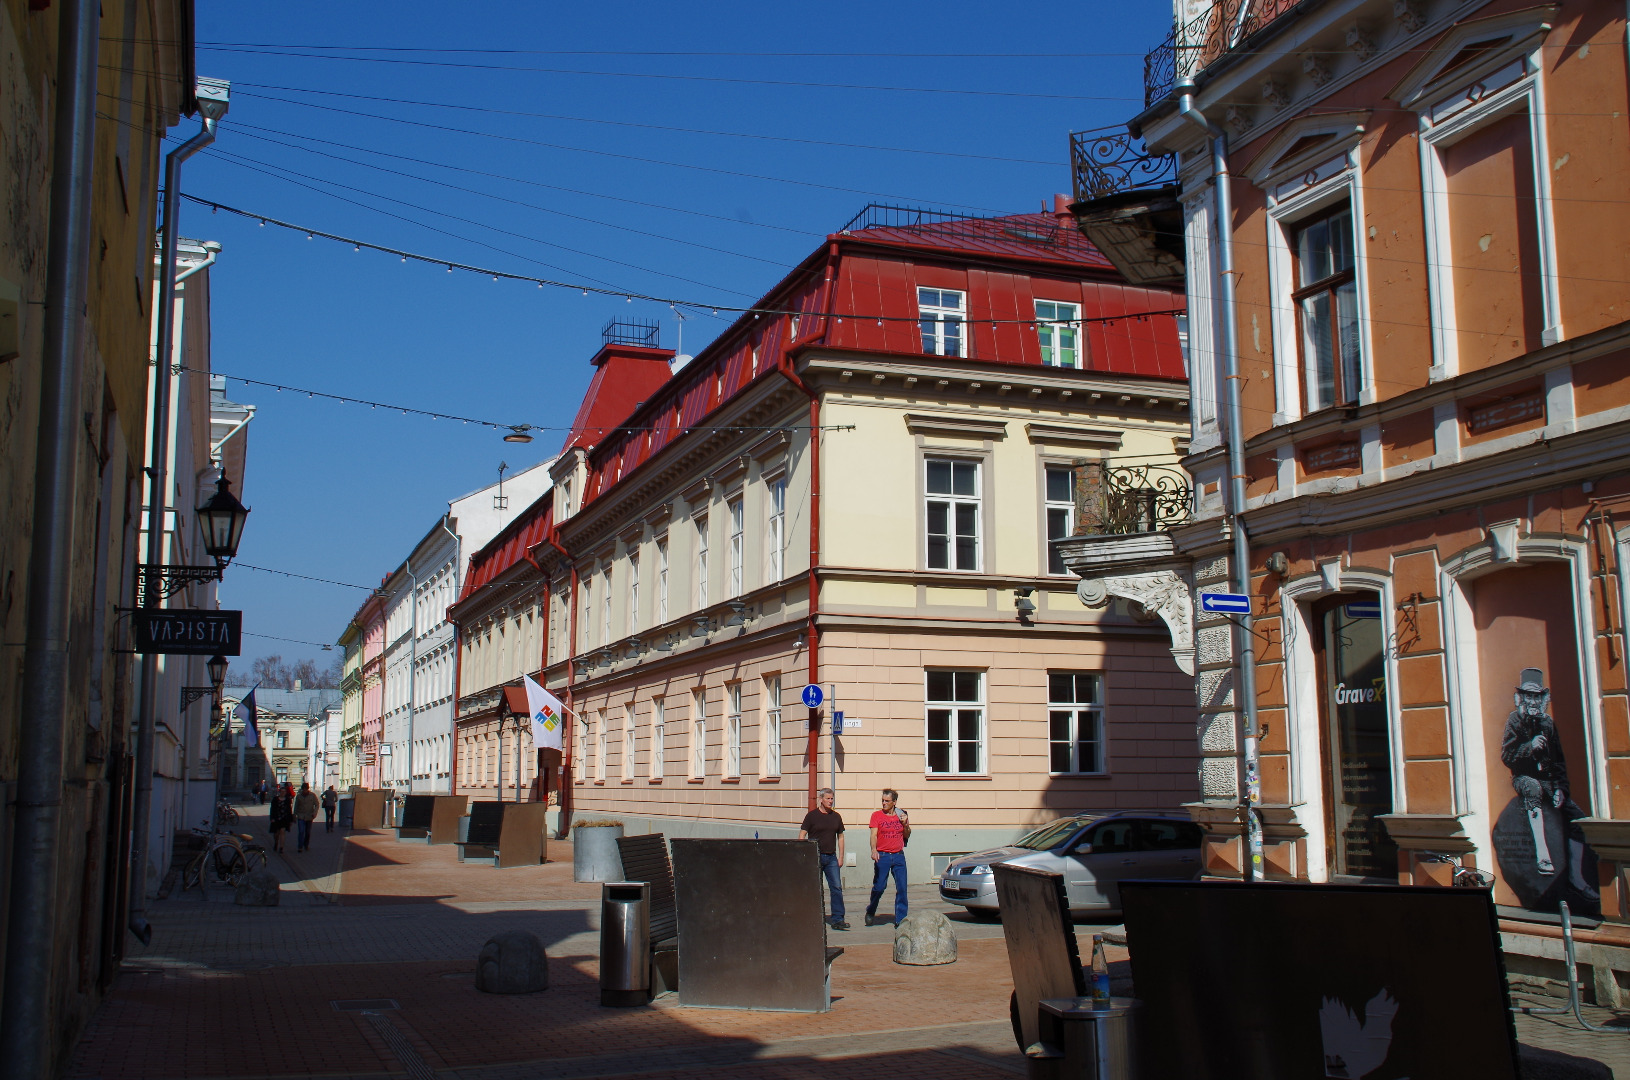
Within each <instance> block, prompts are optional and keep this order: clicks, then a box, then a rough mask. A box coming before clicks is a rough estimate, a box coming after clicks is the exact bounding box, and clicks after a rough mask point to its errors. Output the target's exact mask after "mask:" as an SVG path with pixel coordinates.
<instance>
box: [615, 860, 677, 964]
mask: <svg viewBox="0 0 1630 1080" xmlns="http://www.w3.org/2000/svg"><path fill="white" fill-rule="evenodd" d="M617 853H618V854H619V855H620V856H622V860H623V880H625V881H642V882H644V883H646V884H647V885H649V886H650V887H651V890H650V897H651V901H650V902H651V911H650V917H651V992H652V993H653V994H660V993H662V992H663V991H665V990H677V989H679V954H678V946H679V915H678V910H677V908H676V907H675V905H674V872H673V864H672V863H670V862H669V861H668V841H667V838H666V837H665V836H664V835H663V834H662V833H645V834H644V835H641V836H619V837H618V838H617Z"/></svg>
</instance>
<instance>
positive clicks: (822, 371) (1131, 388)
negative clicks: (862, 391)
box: [799, 347, 1189, 416]
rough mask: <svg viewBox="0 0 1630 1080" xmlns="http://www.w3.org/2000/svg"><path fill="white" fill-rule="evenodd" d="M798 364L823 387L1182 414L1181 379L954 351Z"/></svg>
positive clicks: (829, 356)
mask: <svg viewBox="0 0 1630 1080" xmlns="http://www.w3.org/2000/svg"><path fill="white" fill-rule="evenodd" d="M799 368H800V371H801V372H802V374H803V375H804V378H805V380H806V381H808V382H810V383H811V384H812V385H814V386H817V387H819V388H820V389H822V390H827V391H830V390H834V389H841V388H843V387H844V386H856V385H858V386H862V387H865V388H867V389H869V390H870V389H874V388H875V389H876V390H877V391H878V392H886V393H889V394H896V395H897V394H899V393H900V392H901V391H902V390H904V391H906V392H907V393H926V392H928V391H934V392H935V397H936V399H938V398H947V399H966V400H973V401H986V402H988V401H992V400H998V399H1001V398H1007V399H1008V400H1024V399H1025V398H1026V397H1030V396H1034V397H1042V396H1046V397H1048V399H1049V400H1050V401H1058V400H1062V401H1066V402H1068V403H1069V404H1070V405H1072V406H1075V407H1083V408H1086V409H1092V408H1101V407H1104V406H1105V405H1112V406H1115V407H1117V408H1119V409H1123V410H1125V409H1131V410H1135V411H1149V410H1153V411H1156V412H1161V413H1166V414H1168V415H1170V414H1174V413H1181V414H1182V415H1184V416H1187V415H1188V401H1189V388H1188V384H1187V383H1185V382H1179V381H1176V380H1169V379H1149V378H1145V377H1142V376H1136V375H1117V374H1114V373H1111V372H1102V371H1076V370H1074V369H1072V368H1049V367H1042V366H1040V365H1036V364H998V363H994V362H991V361H980V360H964V359H961V358H959V357H954V356H924V355H912V356H910V357H902V356H890V355H888V354H884V353H864V352H826V351H822V350H821V349H819V348H818V347H817V348H812V349H810V350H808V351H806V352H805V353H804V354H803V355H802V356H801V357H800V358H799ZM845 374H847V375H848V378H847V379H845V378H844V376H845ZM941 383H943V384H944V385H943V386H942V385H940V384H941Z"/></svg>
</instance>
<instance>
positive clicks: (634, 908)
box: [600, 881, 651, 1006]
mask: <svg viewBox="0 0 1630 1080" xmlns="http://www.w3.org/2000/svg"><path fill="white" fill-rule="evenodd" d="M650 1000H651V886H650V885H648V884H646V883H645V882H643V881H607V882H605V883H604V884H603V885H601V886H600V1004H601V1005H613V1006H626V1005H644V1004H646V1003H648V1002H649V1001H650Z"/></svg>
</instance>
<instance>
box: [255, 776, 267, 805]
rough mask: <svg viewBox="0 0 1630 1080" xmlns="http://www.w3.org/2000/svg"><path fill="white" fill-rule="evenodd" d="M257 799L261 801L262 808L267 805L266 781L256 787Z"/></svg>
mask: <svg viewBox="0 0 1630 1080" xmlns="http://www.w3.org/2000/svg"><path fill="white" fill-rule="evenodd" d="M255 798H256V799H257V800H259V802H260V805H261V806H265V805H266V781H264V780H262V781H261V782H260V783H258V784H256V785H255Z"/></svg>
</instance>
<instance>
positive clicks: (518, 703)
mask: <svg viewBox="0 0 1630 1080" xmlns="http://www.w3.org/2000/svg"><path fill="white" fill-rule="evenodd" d="M504 714H505V715H506V716H531V715H532V709H531V708H530V707H529V706H528V705H527V702H526V687H524V686H506V687H504Z"/></svg>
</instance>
